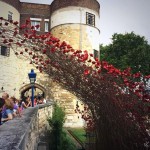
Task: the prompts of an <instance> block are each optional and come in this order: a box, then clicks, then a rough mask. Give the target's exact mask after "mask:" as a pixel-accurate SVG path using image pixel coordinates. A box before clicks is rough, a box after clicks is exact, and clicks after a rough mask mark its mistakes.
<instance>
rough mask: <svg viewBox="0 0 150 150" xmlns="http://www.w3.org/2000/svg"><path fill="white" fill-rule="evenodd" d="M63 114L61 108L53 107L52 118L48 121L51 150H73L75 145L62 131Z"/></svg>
mask: <svg viewBox="0 0 150 150" xmlns="http://www.w3.org/2000/svg"><path fill="white" fill-rule="evenodd" d="M64 121H65V112H64V111H63V109H62V108H61V107H59V106H58V105H56V106H55V107H54V111H53V115H52V118H49V119H48V122H49V125H50V126H51V128H52V129H51V132H50V140H51V141H50V147H51V150H75V145H74V144H73V143H72V141H71V140H70V139H69V137H68V136H67V135H66V133H65V132H64V131H63V124H64Z"/></svg>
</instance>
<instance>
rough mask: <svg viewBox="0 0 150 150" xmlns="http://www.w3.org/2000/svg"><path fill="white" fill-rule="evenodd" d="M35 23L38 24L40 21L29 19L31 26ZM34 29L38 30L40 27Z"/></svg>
mask: <svg viewBox="0 0 150 150" xmlns="http://www.w3.org/2000/svg"><path fill="white" fill-rule="evenodd" d="M36 25H40V21H36V20H31V26H36ZM35 29H36V28H35ZM36 31H40V27H39V28H38V29H36Z"/></svg>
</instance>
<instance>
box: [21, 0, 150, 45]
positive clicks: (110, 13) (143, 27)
mask: <svg viewBox="0 0 150 150" xmlns="http://www.w3.org/2000/svg"><path fill="white" fill-rule="evenodd" d="M20 1H22V2H32V3H41V4H50V3H51V2H52V0H20ZM98 1H99V2H100V5H101V10H100V30H101V36H100V42H101V44H104V45H106V44H109V43H110V42H111V37H112V35H113V34H114V33H125V32H131V31H134V33H135V34H139V35H141V36H145V38H146V40H148V42H149V44H150V0H98Z"/></svg>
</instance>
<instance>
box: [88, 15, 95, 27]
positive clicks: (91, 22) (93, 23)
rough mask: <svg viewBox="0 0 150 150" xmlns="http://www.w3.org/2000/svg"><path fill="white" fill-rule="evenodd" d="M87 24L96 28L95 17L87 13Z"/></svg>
mask: <svg viewBox="0 0 150 150" xmlns="http://www.w3.org/2000/svg"><path fill="white" fill-rule="evenodd" d="M86 24H88V25H91V26H95V15H93V14H91V13H88V12H86Z"/></svg>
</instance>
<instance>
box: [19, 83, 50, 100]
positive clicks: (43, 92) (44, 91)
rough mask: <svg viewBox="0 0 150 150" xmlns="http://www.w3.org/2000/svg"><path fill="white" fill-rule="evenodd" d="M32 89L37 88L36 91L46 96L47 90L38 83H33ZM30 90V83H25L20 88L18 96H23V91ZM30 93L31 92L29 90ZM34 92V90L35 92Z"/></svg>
mask: <svg viewBox="0 0 150 150" xmlns="http://www.w3.org/2000/svg"><path fill="white" fill-rule="evenodd" d="M34 87H35V88H34V89H35V91H36V90H37V89H38V91H41V95H42V96H43V97H44V98H45V97H46V96H47V90H46V89H45V88H44V87H43V86H41V85H40V84H37V83H35V84H34ZM30 90H31V84H26V85H24V86H23V87H21V88H20V90H19V92H20V96H21V98H22V97H24V96H25V93H26V92H27V91H28V92H29V91H30ZM30 93H31V92H30ZM35 93H36V92H35Z"/></svg>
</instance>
